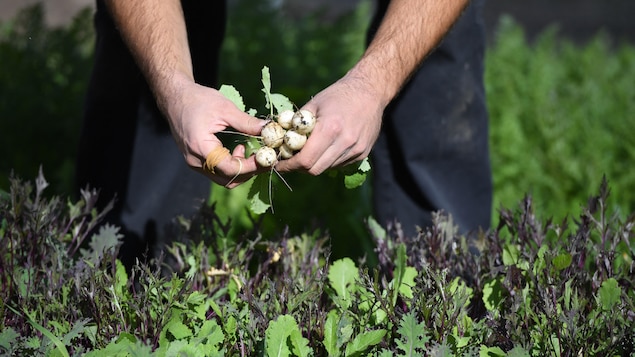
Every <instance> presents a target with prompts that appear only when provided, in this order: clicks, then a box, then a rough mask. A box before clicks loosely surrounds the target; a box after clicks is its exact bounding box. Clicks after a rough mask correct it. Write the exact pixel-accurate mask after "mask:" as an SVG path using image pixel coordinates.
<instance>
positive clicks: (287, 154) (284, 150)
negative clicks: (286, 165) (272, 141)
mask: <svg viewBox="0 0 635 357" xmlns="http://www.w3.org/2000/svg"><path fill="white" fill-rule="evenodd" d="M278 152H279V153H280V158H281V159H283V160H287V159H290V158H292V157H293V154H294V151H293V150H291V148H290V147H288V146H287V144H282V145H280V147H279V148H278Z"/></svg>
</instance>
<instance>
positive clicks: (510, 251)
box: [503, 244, 520, 266]
mask: <svg viewBox="0 0 635 357" xmlns="http://www.w3.org/2000/svg"><path fill="white" fill-rule="evenodd" d="M519 257H520V249H519V248H518V246H517V245H515V244H508V245H506V246H505V247H504V248H503V264H504V265H505V266H510V265H516V263H518V258H519Z"/></svg>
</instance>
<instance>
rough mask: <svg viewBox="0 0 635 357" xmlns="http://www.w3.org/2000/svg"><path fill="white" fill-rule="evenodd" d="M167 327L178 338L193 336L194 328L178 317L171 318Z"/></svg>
mask: <svg viewBox="0 0 635 357" xmlns="http://www.w3.org/2000/svg"><path fill="white" fill-rule="evenodd" d="M166 328H167V329H168V332H170V333H171V334H172V336H174V338H175V339H177V340H182V339H184V338H187V337H190V336H192V330H191V329H190V328H189V327H188V326H187V325H185V324H184V323H183V322H182V321H181V320H180V319H178V318H174V319H172V320H170V322H169V323H168V325H167V326H166Z"/></svg>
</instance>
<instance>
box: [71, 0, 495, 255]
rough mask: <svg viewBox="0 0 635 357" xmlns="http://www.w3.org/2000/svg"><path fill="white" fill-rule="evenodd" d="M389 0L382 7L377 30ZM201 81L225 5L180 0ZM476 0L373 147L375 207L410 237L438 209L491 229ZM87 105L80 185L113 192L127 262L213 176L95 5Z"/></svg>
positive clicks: (194, 200)
mask: <svg viewBox="0 0 635 357" xmlns="http://www.w3.org/2000/svg"><path fill="white" fill-rule="evenodd" d="M387 3H388V1H386V0H381V1H379V5H380V6H379V7H378V10H379V12H378V15H377V16H376V17H375V20H374V22H373V25H372V26H371V27H370V34H371V36H372V33H373V31H374V29H375V28H376V25H377V24H378V23H379V21H380V19H381V16H382V11H383V10H385V7H386V5H387ZM182 5H183V10H184V14H185V19H186V24H187V27H188V39H189V45H190V49H191V52H192V61H193V65H194V76H195V79H196V81H197V82H199V83H201V84H204V85H209V86H214V85H216V80H217V73H216V71H217V68H218V57H219V51H220V46H221V42H222V38H223V35H224V31H225V21H226V4H225V2H224V1H219V0H215V1H197V0H182ZM481 6H482V1H480V0H479V1H473V2H472V4H471V5H470V6H469V7H468V8H467V10H466V11H465V13H464V14H463V16H462V18H461V19H460V20H459V22H458V23H457V24H456V25H455V26H454V28H453V30H452V31H451V33H450V34H449V35H448V36H447V38H446V39H445V41H444V42H443V44H442V45H441V46H440V47H439V49H438V50H437V51H435V52H434V53H433V54H432V55H430V56H429V58H428V59H427V60H426V62H425V64H424V65H423V66H422V67H421V68H420V70H419V71H418V72H417V73H416V74H415V75H414V76H413V78H412V80H411V81H410V82H409V83H408V84H407V85H406V86H405V88H404V89H403V91H402V93H401V94H400V95H399V97H398V98H396V99H395V100H394V101H393V102H392V104H391V105H390V107H389V108H388V109H387V110H386V113H385V120H384V125H383V129H382V133H381V134H380V137H379V140H378V142H377V144H376V146H375V148H374V150H373V152H372V155H371V157H372V162H373V170H372V172H373V174H374V177H373V181H374V200H375V210H376V214H377V218H378V221H379V222H380V223H382V224H385V223H386V222H388V221H390V220H393V219H398V220H399V221H400V222H401V223H402V225H403V226H404V228H405V229H406V232H408V233H411V234H414V231H415V230H414V227H415V225H419V226H425V225H427V224H429V222H430V214H431V212H433V211H435V210H439V209H443V210H445V211H447V212H449V213H451V214H452V215H453V216H454V219H455V222H457V223H458V224H459V225H460V227H461V228H462V230H463V231H467V230H472V229H476V228H477V227H479V226H481V227H483V228H486V227H488V225H489V219H490V210H491V190H492V188H491V179H490V164H489V156H488V132H487V130H488V127H487V119H488V118H487V110H486V107H485V94H484V89H483V73H482V72H483V52H484V33H483V24H482V21H481V20H480V14H479V12H480V8H481ZM95 30H96V34H97V41H96V47H95V62H94V69H93V72H92V77H91V79H90V84H89V88H88V93H87V98H86V108H85V114H84V126H83V131H82V137H81V143H80V147H79V156H78V161H77V185H78V188H84V187H86V185H90V187H93V188H97V189H100V192H101V193H100V198H101V200H102V206H103V204H104V203H105V202H107V201H109V200H111V199H112V198H113V197H115V196H116V197H117V198H118V200H117V202H116V204H115V208H114V210H113V211H112V212H111V213H110V214H109V215H108V218H107V219H108V221H109V222H111V223H113V224H116V225H118V226H120V227H122V228H123V229H124V233H125V234H126V240H125V242H126V243H125V245H124V247H123V248H122V253H123V256H122V258H123V260H124V262H125V263H126V264H128V266H129V264H130V263H132V261H131V259H133V258H134V257H136V256H138V255H139V254H140V253H142V252H143V247H144V246H145V244H147V243H152V242H154V241H156V240H157V239H159V240H163V238H161V237H163V236H165V235H166V234H167V233H166V231H165V229H166V228H165V227H166V226H167V225H168V224H169V222H170V221H171V220H172V219H173V218H174V217H175V216H177V215H178V214H185V215H188V214H190V213H193V212H195V211H196V210H197V209H198V207H199V205H200V203H201V202H202V200H205V199H206V198H207V196H208V195H209V187H210V181H209V180H208V179H207V178H206V177H204V176H203V175H200V174H198V173H196V172H195V171H193V170H191V169H190V168H188V167H187V165H186V164H185V161H184V160H183V157H182V154H181V153H180V152H179V150H178V149H177V146H176V143H175V142H174V139H173V138H172V136H171V133H170V130H169V127H168V125H167V122H166V120H165V119H164V118H163V117H162V115H161V114H160V113H159V111H158V109H157V107H156V104H155V102H154V99H153V97H152V95H151V93H150V90H149V88H148V86H147V84H146V82H145V80H144V78H143V76H142V74H141V73H140V71H139V69H138V68H137V66H136V64H135V62H134V60H133V58H132V56H131V55H130V53H129V51H128V49H127V48H126V46H125V44H124V43H123V42H122V40H121V38H120V35H119V33H118V31H117V29H116V27H115V26H114V24H113V21H112V19H111V17H110V15H109V14H108V11H107V10H106V8H105V6H104V4H103V2H102V0H98V1H97V12H96V15H95Z"/></svg>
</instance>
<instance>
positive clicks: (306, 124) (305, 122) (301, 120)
mask: <svg viewBox="0 0 635 357" xmlns="http://www.w3.org/2000/svg"><path fill="white" fill-rule="evenodd" d="M316 121H317V120H316V118H315V115H313V113H311V112H310V111H308V110H306V109H301V110H298V111H297V112H296V113H295V114H294V115H293V120H292V125H293V130H295V131H296V132H298V133H299V134H304V135H307V134H309V133H311V131H313V128H314V127H315V123H316Z"/></svg>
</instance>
